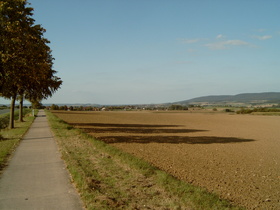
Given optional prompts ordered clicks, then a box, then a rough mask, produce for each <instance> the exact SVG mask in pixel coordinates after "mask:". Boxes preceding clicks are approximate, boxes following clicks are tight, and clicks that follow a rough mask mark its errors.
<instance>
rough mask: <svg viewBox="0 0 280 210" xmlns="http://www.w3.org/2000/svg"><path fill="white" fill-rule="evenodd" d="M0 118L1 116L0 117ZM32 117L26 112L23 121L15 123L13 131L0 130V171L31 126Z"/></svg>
mask: <svg viewBox="0 0 280 210" xmlns="http://www.w3.org/2000/svg"><path fill="white" fill-rule="evenodd" d="M0 117H1V116H0ZM33 120H34V117H33V116H31V114H30V112H28V111H27V113H26V115H25V117H24V121H25V122H17V121H15V128H14V129H2V130H1V133H0V134H1V139H0V171H1V170H2V169H3V168H4V167H5V166H6V163H7V159H8V157H9V156H10V155H11V154H12V152H13V151H14V149H15V148H16V146H17V145H18V144H19V142H20V140H21V139H22V137H23V135H24V134H25V133H26V132H27V130H28V129H29V127H30V125H31V124H32V122H33Z"/></svg>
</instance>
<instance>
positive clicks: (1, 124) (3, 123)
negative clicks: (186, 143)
mask: <svg viewBox="0 0 280 210" xmlns="http://www.w3.org/2000/svg"><path fill="white" fill-rule="evenodd" d="M30 112H31V110H30V109H26V108H25V109H23V115H27V114H28V113H30ZM14 116H15V118H18V117H19V111H18V110H17V111H15V115H14ZM9 120H10V113H6V114H2V115H0V129H5V128H7V127H8V126H9Z"/></svg>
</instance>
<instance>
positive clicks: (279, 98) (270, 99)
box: [175, 92, 280, 104]
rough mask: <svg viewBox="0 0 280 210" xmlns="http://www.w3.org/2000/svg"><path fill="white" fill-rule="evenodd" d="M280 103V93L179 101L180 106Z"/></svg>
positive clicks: (207, 97)
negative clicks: (193, 104) (226, 103)
mask: <svg viewBox="0 0 280 210" xmlns="http://www.w3.org/2000/svg"><path fill="white" fill-rule="evenodd" d="M203 102H205V103H222V102H223V103H225V102H231V103H233V102H234V103H256V102H262V103H280V92H263V93H240V94H237V95H209V96H202V97H196V98H192V99H188V100H183V101H178V102H175V103H178V104H190V103H203Z"/></svg>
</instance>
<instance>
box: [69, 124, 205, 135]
mask: <svg viewBox="0 0 280 210" xmlns="http://www.w3.org/2000/svg"><path fill="white" fill-rule="evenodd" d="M70 125H71V126H74V127H75V126H80V129H82V130H84V131H85V132H87V133H139V134H140V133H141V134H154V133H193V132H203V131H206V130H197V129H184V128H177V129H174V127H180V125H151V124H107V123H106V124H105V123H104V124H103V123H72V124H70ZM171 128H173V129H171Z"/></svg>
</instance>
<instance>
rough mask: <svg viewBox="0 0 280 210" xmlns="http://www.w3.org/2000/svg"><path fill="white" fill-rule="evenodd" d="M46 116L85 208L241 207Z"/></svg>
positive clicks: (55, 118) (53, 117) (53, 116)
mask: <svg viewBox="0 0 280 210" xmlns="http://www.w3.org/2000/svg"><path fill="white" fill-rule="evenodd" d="M46 113H47V117H48V120H49V122H50V125H51V128H52V130H53V132H54V134H55V136H56V140H57V142H58V145H59V147H60V150H61V153H62V157H63V159H64V160H65V162H66V164H67V167H68V170H69V171H70V173H71V175H72V178H73V181H74V183H75V185H76V187H77V189H78V191H79V192H80V195H81V198H82V200H83V201H84V204H85V206H86V208H87V209H241V208H239V207H236V206H233V205H232V204H231V203H230V202H229V201H226V200H222V199H220V198H219V196H217V195H215V194H212V193H209V192H207V191H206V190H204V189H202V188H199V187H195V186H192V185H190V184H188V183H186V182H183V181H181V180H178V179H176V178H175V177H173V176H171V175H169V174H167V173H166V172H164V171H161V170H159V169H157V168H156V167H154V166H152V165H150V164H149V163H148V162H146V161H144V160H140V159H139V158H136V157H135V156H133V155H130V154H128V153H125V152H123V151H121V150H119V149H117V148H115V147H113V146H111V145H108V144H105V143H104V142H102V141H98V140H95V139H94V138H93V137H92V136H90V135H88V134H86V133H84V132H83V131H81V130H79V129H75V128H73V127H71V126H70V125H68V124H67V123H65V122H64V121H63V120H61V119H59V118H57V117H56V116H55V115H53V114H52V113H51V112H49V111H47V112H46Z"/></svg>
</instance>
